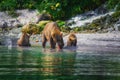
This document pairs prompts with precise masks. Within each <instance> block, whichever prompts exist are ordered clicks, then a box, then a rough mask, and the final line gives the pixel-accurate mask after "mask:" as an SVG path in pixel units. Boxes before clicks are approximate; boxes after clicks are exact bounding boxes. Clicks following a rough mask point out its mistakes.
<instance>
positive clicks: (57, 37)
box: [42, 22, 64, 49]
mask: <svg viewBox="0 0 120 80" xmlns="http://www.w3.org/2000/svg"><path fill="white" fill-rule="evenodd" d="M47 41H49V42H50V47H51V48H53V49H54V48H55V46H56V43H57V45H58V47H59V48H60V49H62V48H63V46H64V41H63V38H62V34H61V31H60V29H59V27H58V25H57V23H56V22H49V23H47V24H46V26H45V27H44V29H43V32H42V46H43V48H45V44H46V42H47Z"/></svg>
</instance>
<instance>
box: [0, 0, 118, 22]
mask: <svg viewBox="0 0 120 80" xmlns="http://www.w3.org/2000/svg"><path fill="white" fill-rule="evenodd" d="M105 2H106V3H107V5H108V8H114V7H116V8H117V10H119V9H120V6H116V4H118V5H119V4H120V1H119V0H0V10H1V11H5V10H7V11H14V10H16V9H37V10H38V11H39V12H40V13H43V12H46V13H49V14H51V15H52V16H53V19H55V20H56V19H60V20H65V19H68V18H70V17H71V16H75V15H76V14H80V13H83V12H86V11H89V10H93V9H95V8H97V7H99V6H100V5H101V4H104V3H105Z"/></svg>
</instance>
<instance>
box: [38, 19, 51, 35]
mask: <svg viewBox="0 0 120 80" xmlns="http://www.w3.org/2000/svg"><path fill="white" fill-rule="evenodd" d="M48 22H50V21H40V22H39V23H38V24H36V25H37V29H38V32H37V33H41V32H42V30H43V29H44V26H45V25H46V24H47V23H48Z"/></svg>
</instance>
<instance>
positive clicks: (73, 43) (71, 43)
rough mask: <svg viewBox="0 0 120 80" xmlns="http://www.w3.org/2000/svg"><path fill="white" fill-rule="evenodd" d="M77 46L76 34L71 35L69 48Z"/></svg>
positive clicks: (68, 41) (68, 43)
mask: <svg viewBox="0 0 120 80" xmlns="http://www.w3.org/2000/svg"><path fill="white" fill-rule="evenodd" d="M76 45H77V37H76V35H75V34H74V33H70V35H69V37H68V40H67V46H68V47H70V46H76Z"/></svg>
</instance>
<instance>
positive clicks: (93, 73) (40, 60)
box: [0, 46, 120, 80]
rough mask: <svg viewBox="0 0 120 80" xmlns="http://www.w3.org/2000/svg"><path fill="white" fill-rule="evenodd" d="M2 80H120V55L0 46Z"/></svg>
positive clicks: (114, 52) (0, 79)
mask: <svg viewBox="0 0 120 80" xmlns="http://www.w3.org/2000/svg"><path fill="white" fill-rule="evenodd" d="M0 80H120V53H119V52H118V51H107V50H106V51H92V50H77V51H75V50H71V49H70V50H68V49H63V50H62V51H56V50H50V49H46V50H43V49H42V48H40V47H29V48H26V47H24V48H21V47H12V48H9V47H3V46H0Z"/></svg>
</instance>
